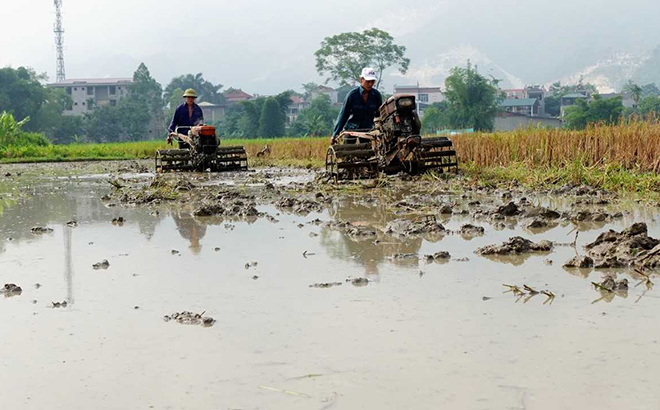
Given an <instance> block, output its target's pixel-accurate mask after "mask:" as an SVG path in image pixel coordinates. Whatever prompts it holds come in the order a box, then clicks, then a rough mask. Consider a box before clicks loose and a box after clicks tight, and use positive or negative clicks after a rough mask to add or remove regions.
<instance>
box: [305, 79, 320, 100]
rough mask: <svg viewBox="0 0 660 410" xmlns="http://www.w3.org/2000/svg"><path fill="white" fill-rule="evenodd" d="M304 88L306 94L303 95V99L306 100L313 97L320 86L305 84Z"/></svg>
mask: <svg viewBox="0 0 660 410" xmlns="http://www.w3.org/2000/svg"><path fill="white" fill-rule="evenodd" d="M302 88H303V90H305V92H304V93H303V97H304V98H305V100H306V99H308V98H309V97H311V95H312V93H313V92H314V91H316V90H318V88H319V85H318V84H316V83H305V84H303V85H302Z"/></svg>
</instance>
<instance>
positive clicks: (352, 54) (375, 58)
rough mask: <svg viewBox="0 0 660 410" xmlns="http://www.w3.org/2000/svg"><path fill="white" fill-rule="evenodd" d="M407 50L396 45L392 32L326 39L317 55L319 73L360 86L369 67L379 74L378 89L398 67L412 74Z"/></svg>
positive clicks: (365, 33)
mask: <svg viewBox="0 0 660 410" xmlns="http://www.w3.org/2000/svg"><path fill="white" fill-rule="evenodd" d="M405 53H406V48H405V47H404V46H398V45H396V44H394V38H393V37H392V36H390V35H389V33H387V32H385V31H383V30H380V29H377V28H372V29H369V30H365V31H363V32H361V33H358V32H350V33H341V34H337V35H334V36H332V37H326V38H325V39H324V40H323V41H322V42H321V48H320V49H318V50H317V51H316V53H314V56H315V57H316V71H318V73H319V75H321V76H326V75H327V79H326V82H328V81H330V80H332V81H336V82H338V83H339V84H340V85H346V84H348V85H350V84H357V83H359V81H360V73H361V72H362V69H363V68H365V67H373V68H374V69H375V70H376V73H377V75H378V80H377V81H376V88H378V87H379V86H380V84H381V80H382V77H383V72H384V71H385V70H386V69H388V68H389V67H396V68H397V69H398V70H399V71H400V72H401V74H405V73H406V72H407V71H408V66H409V65H410V59H408V58H406V57H405Z"/></svg>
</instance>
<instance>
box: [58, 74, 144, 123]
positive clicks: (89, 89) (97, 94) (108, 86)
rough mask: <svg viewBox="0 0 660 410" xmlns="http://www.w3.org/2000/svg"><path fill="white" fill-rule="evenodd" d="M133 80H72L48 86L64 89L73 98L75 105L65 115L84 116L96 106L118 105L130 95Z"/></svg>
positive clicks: (68, 108) (65, 111)
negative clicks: (129, 88)
mask: <svg viewBox="0 0 660 410" xmlns="http://www.w3.org/2000/svg"><path fill="white" fill-rule="evenodd" d="M132 82H133V79H131V78H87V79H71V80H65V81H61V82H58V83H52V84H48V87H51V88H63V89H64V90H65V91H66V93H67V94H69V95H70V96H71V99H72V100H73V104H72V105H71V106H70V107H67V109H66V110H64V115H83V114H85V113H86V112H90V111H92V110H93V109H94V107H95V106H102V105H105V104H109V105H117V101H119V100H120V99H122V98H123V97H125V96H127V95H128V86H129V85H131V83H132Z"/></svg>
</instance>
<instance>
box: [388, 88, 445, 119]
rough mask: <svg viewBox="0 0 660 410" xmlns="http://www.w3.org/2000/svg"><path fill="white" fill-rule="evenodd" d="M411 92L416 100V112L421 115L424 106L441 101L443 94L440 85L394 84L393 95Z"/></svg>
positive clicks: (443, 97)
mask: <svg viewBox="0 0 660 410" xmlns="http://www.w3.org/2000/svg"><path fill="white" fill-rule="evenodd" d="M399 94H412V95H414V96H415V101H416V102H417V112H418V113H419V114H420V115H421V114H422V112H424V109H425V108H426V107H429V106H431V105H432V104H433V103H437V102H442V101H444V100H445V96H444V94H443V93H442V89H441V88H440V87H420V86H419V84H417V85H395V86H394V95H399Z"/></svg>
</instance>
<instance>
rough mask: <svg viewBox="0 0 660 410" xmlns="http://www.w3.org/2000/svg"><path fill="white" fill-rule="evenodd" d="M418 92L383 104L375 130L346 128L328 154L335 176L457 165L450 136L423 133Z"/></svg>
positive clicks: (442, 168)
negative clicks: (426, 135)
mask: <svg viewBox="0 0 660 410" xmlns="http://www.w3.org/2000/svg"><path fill="white" fill-rule="evenodd" d="M420 131H421V124H420V121H419V116H418V115H417V111H416V110H415V96H413V95H397V96H393V97H390V98H388V100H387V101H386V102H385V103H384V104H383V105H382V106H381V107H380V116H379V117H378V118H376V119H375V120H374V128H373V129H372V130H345V131H343V132H342V133H341V134H340V135H339V137H338V138H337V140H336V141H333V144H332V146H330V148H328V152H327V154H326V157H325V168H326V170H327V171H328V172H329V173H330V175H331V176H332V178H333V179H335V180H337V179H352V178H365V177H367V178H368V177H373V176H375V175H377V174H378V172H385V173H388V174H394V173H397V172H400V171H405V172H408V173H410V174H419V173H422V172H424V171H427V170H437V171H439V172H444V171H445V170H450V169H452V168H454V169H456V168H457V167H458V163H457V160H456V151H455V150H454V149H453V144H452V142H451V140H450V139H449V138H447V137H426V138H422V137H421V135H420Z"/></svg>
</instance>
